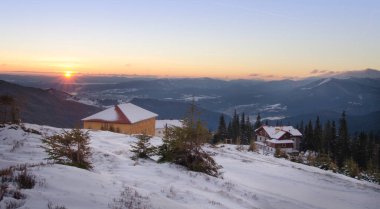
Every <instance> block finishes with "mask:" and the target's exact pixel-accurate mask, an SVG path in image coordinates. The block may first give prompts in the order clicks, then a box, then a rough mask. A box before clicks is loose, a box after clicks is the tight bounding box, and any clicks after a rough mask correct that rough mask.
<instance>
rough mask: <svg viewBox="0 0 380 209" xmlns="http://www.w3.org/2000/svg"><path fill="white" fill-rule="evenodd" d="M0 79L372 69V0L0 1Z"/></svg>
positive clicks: (378, 29) (376, 38)
mask: <svg viewBox="0 0 380 209" xmlns="http://www.w3.org/2000/svg"><path fill="white" fill-rule="evenodd" d="M0 11H1V12H0V73H1V72H3V73H5V72H19V73H25V72H29V73H41V74H48V73H64V72H65V71H72V72H75V73H78V74H124V75H143V76H144V75H149V76H150V75H153V76H163V77H215V78H224V79H233V78H245V79H258V78H260V79H276V78H277V79H279V78H298V77H307V76H311V75H313V74H315V73H316V72H325V71H345V70H360V69H366V68H374V69H380V35H379V34H380V1H378V0H372V1H370V0H360V1H359V0H345V1H341V0H313V1H311V0H309V1H305V0H213V1H211V0H150V1H148V0H134V1H129V0H124V1H112V0H103V1H98V0H65V1H51V0H40V1H33V0H28V1H27V0H24V1H20V0H1V4H0Z"/></svg>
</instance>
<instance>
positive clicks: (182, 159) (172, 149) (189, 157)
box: [159, 104, 221, 176]
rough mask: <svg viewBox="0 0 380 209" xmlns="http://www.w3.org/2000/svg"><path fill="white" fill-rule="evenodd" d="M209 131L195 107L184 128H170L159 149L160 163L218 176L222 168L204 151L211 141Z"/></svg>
mask: <svg viewBox="0 0 380 209" xmlns="http://www.w3.org/2000/svg"><path fill="white" fill-rule="evenodd" d="M210 137H211V136H210V133H209V131H208V129H207V128H206V127H205V126H204V125H203V123H202V122H201V120H200V118H199V115H198V112H197V110H196V109H195V105H194V104H192V105H191V107H190V110H189V113H188V114H187V116H186V117H185V118H184V120H183V126H182V127H168V129H167V131H166V132H165V136H164V138H163V144H162V145H161V146H160V147H159V155H161V157H160V159H159V162H172V163H175V164H179V165H182V166H185V167H187V168H188V169H189V170H192V171H197V172H203V173H206V174H208V175H211V176H218V175H219V172H218V169H219V168H221V166H219V165H218V164H217V163H216V162H215V161H214V159H213V158H212V157H211V156H210V155H209V154H208V153H207V152H206V151H204V150H203V149H202V145H203V144H205V143H206V142H207V141H209V139H210Z"/></svg>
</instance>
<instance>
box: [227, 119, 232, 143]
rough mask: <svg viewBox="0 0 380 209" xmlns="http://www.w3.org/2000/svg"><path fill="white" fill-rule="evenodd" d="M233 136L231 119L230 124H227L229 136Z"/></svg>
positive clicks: (230, 137) (229, 137)
mask: <svg viewBox="0 0 380 209" xmlns="http://www.w3.org/2000/svg"><path fill="white" fill-rule="evenodd" d="M232 136H233V131H232V123H231V121H230V122H228V126H227V138H228V139H232Z"/></svg>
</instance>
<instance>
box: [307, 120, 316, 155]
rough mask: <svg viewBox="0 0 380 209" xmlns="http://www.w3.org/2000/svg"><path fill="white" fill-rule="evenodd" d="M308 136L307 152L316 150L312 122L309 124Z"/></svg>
mask: <svg viewBox="0 0 380 209" xmlns="http://www.w3.org/2000/svg"><path fill="white" fill-rule="evenodd" d="M305 135H306V149H307V150H315V147H314V146H313V145H314V142H313V141H314V128H313V124H312V123H311V120H309V123H308V124H307V132H306V133H305Z"/></svg>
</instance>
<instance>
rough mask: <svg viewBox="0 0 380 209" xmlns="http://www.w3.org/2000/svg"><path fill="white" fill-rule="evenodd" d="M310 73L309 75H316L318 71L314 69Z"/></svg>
mask: <svg viewBox="0 0 380 209" xmlns="http://www.w3.org/2000/svg"><path fill="white" fill-rule="evenodd" d="M310 73H311V74H317V73H319V70H317V69H314V70H312V71H311V72H310Z"/></svg>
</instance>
